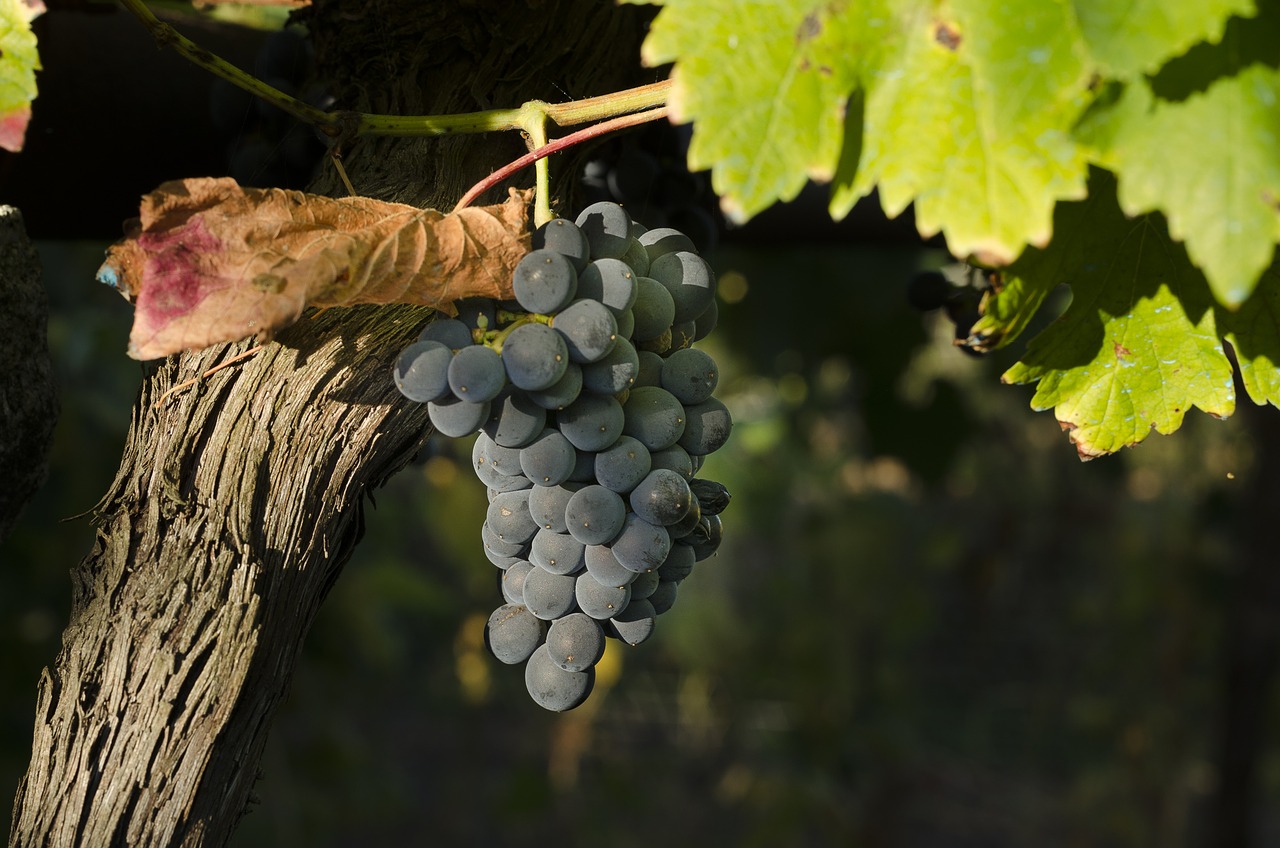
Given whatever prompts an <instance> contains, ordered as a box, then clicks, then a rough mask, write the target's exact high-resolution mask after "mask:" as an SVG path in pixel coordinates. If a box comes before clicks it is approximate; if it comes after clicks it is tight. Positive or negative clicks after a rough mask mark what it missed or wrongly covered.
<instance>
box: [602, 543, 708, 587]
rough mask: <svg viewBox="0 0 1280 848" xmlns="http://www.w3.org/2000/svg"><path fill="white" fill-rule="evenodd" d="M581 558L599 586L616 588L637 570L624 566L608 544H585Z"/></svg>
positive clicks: (634, 574)
mask: <svg viewBox="0 0 1280 848" xmlns="http://www.w3.org/2000/svg"><path fill="white" fill-rule="evenodd" d="M684 547H688V545H685V546H684ZM582 559H583V563H585V565H586V567H587V574H589V575H591V577H592V579H594V580H596V581H597V582H598V583H599V584H600V585H601V586H612V587H614V588H615V589H616V588H621V587H623V586H626V585H627V584H629V583H631V582H633V581H634V580H635V579H636V574H637V572H635V571H632V570H631V569H629V568H624V567H623V565H622V563H620V562H618V558H617V557H615V556H614V555H613V550H612V549H610V548H609V546H608V545H587V548H586V550H585V551H584V552H583V557H582Z"/></svg>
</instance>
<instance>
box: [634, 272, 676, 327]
mask: <svg viewBox="0 0 1280 848" xmlns="http://www.w3.org/2000/svg"><path fill="white" fill-rule="evenodd" d="M631 312H632V314H633V315H635V320H636V325H635V329H634V330H633V331H632V338H634V339H635V340H636V341H641V342H647V341H649V340H651V339H656V338H657V337H658V336H661V335H662V334H663V333H664V332H666V331H667V330H670V329H671V324H672V322H674V321H675V317H676V302H675V300H673V299H672V297H671V292H669V291H667V288H666V287H665V286H663V285H662V283H660V282H658V281H657V280H654V279H651V278H650V277H637V278H636V302H635V305H634V306H632V307H631Z"/></svg>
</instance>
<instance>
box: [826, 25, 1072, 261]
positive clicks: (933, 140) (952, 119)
mask: <svg viewBox="0 0 1280 848" xmlns="http://www.w3.org/2000/svg"><path fill="white" fill-rule="evenodd" d="M898 5H899V8H902V9H903V10H904V11H903V12H902V13H901V14H900V15H899V16H898V18H897V19H896V20H897V23H898V26H899V27H900V28H901V34H900V36H899V37H898V38H897V39H891V40H890V42H891V43H895V44H900V45H901V46H900V47H899V48H898V50H897V51H896V52H893V53H891V54H888V55H886V57H885V59H884V64H883V66H882V67H880V68H879V69H878V72H877V73H876V74H875V75H873V76H871V77H869V81H868V83H867V85H868V91H867V94H866V118H865V123H864V127H863V132H864V135H863V138H862V156H861V161H860V163H859V166H858V170H857V175H856V177H854V178H853V180H852V183H847V182H846V181H847V179H848V173H847V171H842V173H841V174H840V175H839V177H838V183H837V189H836V194H835V196H834V198H833V202H832V214H833V215H834V216H837V217H838V216H839V215H842V214H843V213H844V212H845V211H847V210H848V208H849V206H851V205H852V203H853V202H854V201H855V200H856V199H857V198H858V197H860V196H862V195H864V194H866V193H867V192H869V191H871V189H872V188H875V187H876V186H877V184H878V187H879V190H880V199H881V203H882V204H883V206H884V209H885V211H886V212H887V213H888V214H889V215H891V216H894V215H897V214H899V213H900V212H902V211H903V210H904V209H905V208H906V207H907V205H908V204H910V203H913V202H914V203H915V215H916V223H917V226H918V227H919V229H920V232H921V234H923V235H925V236H931V235H933V234H934V233H937V232H939V231H941V232H942V233H943V234H944V235H945V236H946V238H947V244H948V246H949V247H950V249H951V252H952V253H953V254H955V255H957V256H966V255H970V254H972V255H976V256H978V257H979V258H980V259H983V260H985V261H987V262H989V263H991V264H1004V263H1007V262H1010V261H1012V260H1013V259H1014V258H1015V257H1016V256H1017V255H1018V254H1019V253H1020V252H1021V251H1022V249H1023V247H1024V245H1026V244H1028V243H1030V244H1034V245H1044V244H1045V243H1047V242H1048V240H1049V237H1050V234H1051V231H1052V219H1053V207H1054V203H1055V202H1056V201H1057V200H1059V199H1070V198H1080V197H1083V196H1084V183H1085V158H1084V155H1083V153H1082V152H1081V151H1080V150H1079V149H1078V148H1077V146H1076V144H1075V142H1074V141H1073V139H1072V138H1071V136H1070V134H1069V129H1070V127H1071V126H1072V125H1073V124H1074V123H1075V121H1076V119H1077V117H1078V116H1079V114H1080V112H1081V110H1082V109H1083V108H1084V106H1085V104H1086V103H1087V102H1088V100H1089V93H1088V84H1089V78H1090V73H1091V69H1090V66H1089V65H1088V63H1087V61H1086V58H1087V57H1086V54H1085V50H1084V43H1083V41H1082V39H1081V38H1080V34H1079V31H1078V30H1077V29H1076V27H1075V23H1074V18H1073V16H1072V15H1071V14H1070V13H1069V9H1068V8H1067V7H1066V6H1065V5H1064V4H1063V3H1061V2H1044V0H1011V2H1008V3H1004V4H1002V5H1001V7H1000V9H999V11H998V12H997V11H995V10H993V9H992V8H991V4H990V3H989V2H985V1H984V0H952V2H943V3H941V4H936V3H932V2H914V3H907V2H903V3H900V4H898ZM842 183H843V184H842Z"/></svg>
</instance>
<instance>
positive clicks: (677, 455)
mask: <svg viewBox="0 0 1280 848" xmlns="http://www.w3.org/2000/svg"><path fill="white" fill-rule="evenodd" d="M650 465H651V466H652V467H653V468H666V469H669V470H671V471H674V472H676V473H677V474H679V475H680V476H681V477H683V478H685V479H686V480H688V479H689V478H690V477H692V476H693V457H691V456H689V452H688V451H686V450H685V449H684V448H682V447H680V446H679V445H672V446H671V447H669V448H663V449H662V450H660V451H653V453H652V454H651V459H650Z"/></svg>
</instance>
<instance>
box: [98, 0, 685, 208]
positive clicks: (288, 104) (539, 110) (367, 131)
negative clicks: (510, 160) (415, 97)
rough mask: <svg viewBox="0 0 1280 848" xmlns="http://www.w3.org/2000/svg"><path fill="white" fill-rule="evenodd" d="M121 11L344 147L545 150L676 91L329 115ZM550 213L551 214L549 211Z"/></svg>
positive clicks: (128, 0)
mask: <svg viewBox="0 0 1280 848" xmlns="http://www.w3.org/2000/svg"><path fill="white" fill-rule="evenodd" d="M120 5H122V6H124V8H125V9H126V10H128V11H129V12H130V13H132V14H133V16H134V17H136V18H137V19H138V20H139V21H140V22H141V23H142V25H143V26H145V27H146V28H147V29H148V30H150V31H151V34H152V36H153V37H154V38H155V40H156V43H157V44H158V45H159V46H160V47H172V48H173V49H174V50H176V51H177V52H178V53H180V54H181V55H182V56H184V57H185V58H187V59H189V60H190V61H192V62H193V63H195V64H197V65H199V66H200V67H202V68H204V69H205V70H207V71H209V72H210V73H212V74H214V75H215V76H218V77H221V78H222V79H224V80H226V81H227V82H230V83H232V84H233V85H236V86H238V87H240V88H242V89H244V90H245V91H247V92H249V93H250V94H252V95H253V96H255V97H258V98H261V99H262V100H265V101H267V102H268V103H270V104H272V105H274V106H276V107H277V108H279V109H282V110H283V111H285V112H287V113H288V114H290V115H292V116H293V117H295V118H297V119H298V120H300V121H303V122H305V123H307V124H310V125H311V126H313V127H316V128H317V129H319V130H320V131H321V132H322V133H324V134H325V135H327V136H329V137H330V138H332V139H334V142H335V144H336V145H339V146H341V144H342V143H343V142H346V141H349V140H350V139H352V138H355V137H357V136H362V135H389V136H441V135H456V134H462V133H484V132H501V131H504V130H520V131H522V132H524V133H525V134H526V136H527V137H528V138H529V140H530V144H531V145H532V146H534V147H541V146H543V145H544V144H545V139H546V129H545V128H546V122H547V121H548V120H551V121H554V122H555V123H556V125H557V126H561V127H568V126H575V125H577V124H585V123H590V122H591V121H599V120H603V119H605V118H612V117H614V116H616V115H627V114H630V113H632V112H638V111H641V110H643V109H649V108H651V107H654V106H660V105H662V104H664V103H666V100H667V93H668V91H669V90H670V88H671V83H670V81H669V80H663V81H661V82H656V83H650V84H649V85H642V86H639V87H638V88H631V89H627V90H625V91H617V92H613V93H612V94H604V95H601V96H599V97H588V98H585V99H583V100H574V101H570V102H568V103H544V102H542V101H541V100H531V101H529V102H528V103H525V104H523V105H521V106H519V107H517V108H514V109H488V110H485V111H482V112H464V113H459V114H454V115H376V114H369V113H364V112H351V111H345V110H336V111H331V112H326V111H324V110H322V109H317V108H316V107H314V106H312V105H311V104H309V103H307V102H306V101H304V100H299V99H298V98H296V97H291V96H290V95H288V94H285V93H284V92H283V91H280V90H279V89H277V88H274V87H272V86H270V85H267V84H266V83H265V82H263V81H262V80H260V79H258V78H257V77H255V76H253V75H252V74H250V73H247V72H245V71H242V70H240V69H239V68H237V67H236V66H235V65H233V64H231V63H230V62H228V61H227V60H225V59H223V58H222V57H220V56H217V55H215V54H214V53H212V52H210V51H209V50H206V49H205V48H203V47H201V46H200V45H199V44H196V43H195V42H194V41H192V40H191V39H189V38H187V37H186V36H185V35H183V34H182V33H180V32H178V31H177V30H176V29H174V28H173V27H172V26H170V25H169V24H167V23H165V22H164V21H162V20H160V19H159V18H157V17H156V16H155V13H153V12H152V11H151V10H150V9H149V8H148V7H147V5H146V3H145V2H143V0H120ZM543 194H545V192H543ZM547 212H548V213H549V212H550V208H549V207H548V209H547Z"/></svg>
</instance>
